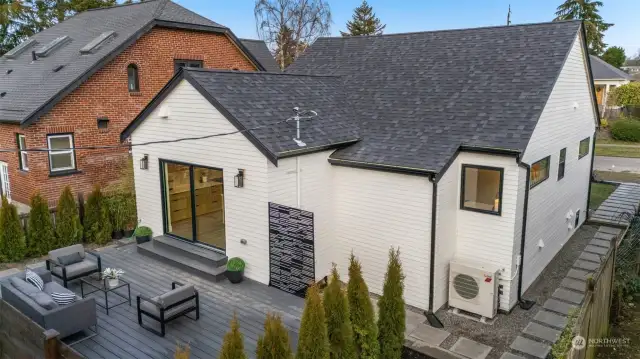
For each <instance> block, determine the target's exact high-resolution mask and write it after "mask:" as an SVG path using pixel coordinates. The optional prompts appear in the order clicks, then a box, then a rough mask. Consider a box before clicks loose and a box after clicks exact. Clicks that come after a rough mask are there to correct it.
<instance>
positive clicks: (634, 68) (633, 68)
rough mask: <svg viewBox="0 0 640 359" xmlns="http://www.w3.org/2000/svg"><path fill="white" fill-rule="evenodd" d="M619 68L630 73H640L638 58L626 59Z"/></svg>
mask: <svg viewBox="0 0 640 359" xmlns="http://www.w3.org/2000/svg"><path fill="white" fill-rule="evenodd" d="M620 68H621V69H623V70H624V71H626V72H628V73H629V74H631V75H636V74H640V60H627V62H625V63H624V65H623V66H622V67H620Z"/></svg>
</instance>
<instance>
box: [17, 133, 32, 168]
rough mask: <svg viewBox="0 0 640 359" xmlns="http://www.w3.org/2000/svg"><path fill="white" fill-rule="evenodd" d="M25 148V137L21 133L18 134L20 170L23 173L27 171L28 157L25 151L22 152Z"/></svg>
mask: <svg viewBox="0 0 640 359" xmlns="http://www.w3.org/2000/svg"><path fill="white" fill-rule="evenodd" d="M25 148H27V137H26V136H25V135H23V134H21V133H19V134H18V149H19V150H20V152H19V154H20V169H21V170H23V171H28V170H29V156H28V152H27V151H23V150H24V149H25Z"/></svg>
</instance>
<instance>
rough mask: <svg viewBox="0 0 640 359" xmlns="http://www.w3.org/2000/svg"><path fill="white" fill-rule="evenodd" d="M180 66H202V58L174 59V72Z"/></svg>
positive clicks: (199, 67)
mask: <svg viewBox="0 0 640 359" xmlns="http://www.w3.org/2000/svg"><path fill="white" fill-rule="evenodd" d="M182 67H193V68H198V69H201V68H202V60H174V61H173V68H174V73H176V72H178V70H180V68H182Z"/></svg>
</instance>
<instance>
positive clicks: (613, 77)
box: [589, 55, 632, 113]
mask: <svg viewBox="0 0 640 359" xmlns="http://www.w3.org/2000/svg"><path fill="white" fill-rule="evenodd" d="M589 57H590V58H591V73H592V76H593V83H594V85H595V88H596V98H597V99H598V105H599V106H600V109H601V113H603V112H604V110H605V109H606V107H607V99H608V97H609V94H610V93H611V91H613V89H614V88H616V87H618V86H622V85H626V84H628V83H629V82H630V81H631V80H632V77H631V75H629V74H628V73H626V72H624V71H622V70H620V69H618V68H616V67H615V66H613V65H611V64H609V63H607V62H605V61H604V60H602V59H601V58H599V57H598V56H593V55H589Z"/></svg>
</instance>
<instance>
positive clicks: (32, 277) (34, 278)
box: [24, 269, 44, 290]
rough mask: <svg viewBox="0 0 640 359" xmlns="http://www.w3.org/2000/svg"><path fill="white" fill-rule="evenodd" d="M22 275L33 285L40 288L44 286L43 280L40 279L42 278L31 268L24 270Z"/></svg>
mask: <svg viewBox="0 0 640 359" xmlns="http://www.w3.org/2000/svg"><path fill="white" fill-rule="evenodd" d="M24 277H25V279H26V280H27V282H29V283H31V284H33V285H35V286H36V287H37V288H38V289H40V290H42V289H43V288H44V282H43V281H42V278H40V276H39V275H37V274H36V272H34V271H32V270H31V269H27V270H26V272H25V275H24Z"/></svg>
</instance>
